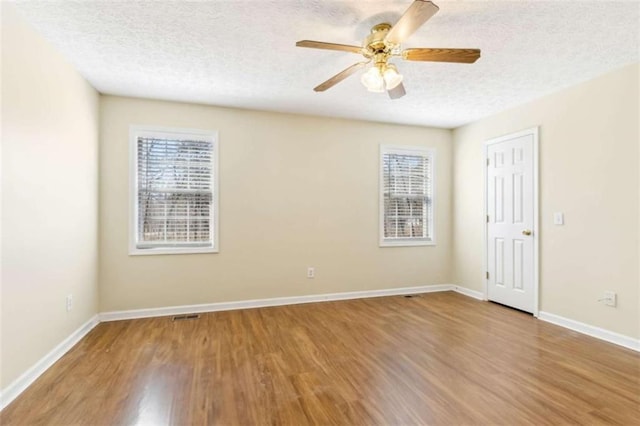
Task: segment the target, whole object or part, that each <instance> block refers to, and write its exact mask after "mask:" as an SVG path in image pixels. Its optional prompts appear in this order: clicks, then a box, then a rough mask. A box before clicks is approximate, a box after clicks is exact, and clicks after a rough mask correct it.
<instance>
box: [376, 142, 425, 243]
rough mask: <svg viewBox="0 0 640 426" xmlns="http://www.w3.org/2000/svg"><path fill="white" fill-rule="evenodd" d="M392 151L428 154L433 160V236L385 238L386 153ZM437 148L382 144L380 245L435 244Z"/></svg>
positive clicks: (380, 163) (379, 166) (379, 170)
mask: <svg viewBox="0 0 640 426" xmlns="http://www.w3.org/2000/svg"><path fill="white" fill-rule="evenodd" d="M387 152H391V153H394V154H406V155H416V154H417V155H423V156H428V157H429V159H430V161H431V191H432V194H431V217H430V218H429V219H430V220H429V221H428V225H429V229H428V234H429V235H430V236H431V238H420V239H418V238H411V239H393V240H389V239H385V238H384V154H385V153H387ZM436 188H437V187H436V150H435V149H433V148H426V147H422V146H398V145H384V144H381V145H380V158H379V163H378V197H379V198H378V208H379V218H378V220H379V224H378V225H379V229H378V235H379V238H380V240H379V245H380V247H415V246H435V245H436V234H435V226H434V223H435V222H436V219H435V217H436Z"/></svg>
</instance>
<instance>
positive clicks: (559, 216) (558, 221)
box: [553, 212, 564, 225]
mask: <svg viewBox="0 0 640 426" xmlns="http://www.w3.org/2000/svg"><path fill="white" fill-rule="evenodd" d="M553 224H554V225H564V213H562V212H555V213H554V214H553Z"/></svg>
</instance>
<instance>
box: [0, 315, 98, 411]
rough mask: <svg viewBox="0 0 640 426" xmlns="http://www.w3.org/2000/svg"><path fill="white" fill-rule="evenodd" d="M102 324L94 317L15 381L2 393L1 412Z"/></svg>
mask: <svg viewBox="0 0 640 426" xmlns="http://www.w3.org/2000/svg"><path fill="white" fill-rule="evenodd" d="M99 323H100V320H99V318H98V315H94V316H93V317H92V318H91V319H90V320H89V321H87V322H85V323H84V324H82V325H81V326H80V328H78V329H77V330H76V331H74V332H73V333H71V334H70V335H69V337H67V338H66V339H64V340H63V341H62V342H60V344H59V345H58V346H56V347H55V348H53V349H52V350H51V351H50V352H49V353H48V354H46V355H45V356H44V357H42V358H41V359H40V360H39V361H38V362H36V363H35V364H34V365H33V366H32V367H31V368H29V369H28V370H27V371H25V372H24V373H23V374H22V375H21V376H20V377H18V378H17V379H16V380H14V381H13V383H11V384H10V385H9V386H7V387H6V388H4V389H2V391H1V392H0V410H2V409H4V407H6V406H7V405H9V404H10V403H11V401H13V400H14V399H15V398H16V397H17V396H18V395H20V394H21V393H22V392H23V391H24V390H25V389H26V388H27V387H29V385H31V383H33V382H35V381H36V379H37V378H38V377H40V375H41V374H42V373H44V372H45V371H46V370H47V369H48V368H49V367H51V366H52V365H53V364H54V363H55V362H56V361H58V360H59V359H60V358H62V356H63V355H64V354H66V353H67V352H68V351H69V349H71V348H72V347H73V346H74V345H75V344H76V343H78V342H79V341H80V339H82V338H83V337H84V336H85V335H86V334H87V333H89V332H90V331H91V330H93V328H94V327H95V326H96V325H98V324H99Z"/></svg>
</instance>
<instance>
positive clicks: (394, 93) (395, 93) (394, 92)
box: [387, 83, 407, 99]
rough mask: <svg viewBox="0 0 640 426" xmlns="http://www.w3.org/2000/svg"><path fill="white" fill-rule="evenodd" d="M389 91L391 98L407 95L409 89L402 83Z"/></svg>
mask: <svg viewBox="0 0 640 426" xmlns="http://www.w3.org/2000/svg"><path fill="white" fill-rule="evenodd" d="M387 93H388V94H389V97H390V98H391V99H398V98H401V97H403V96H404V95H406V94H407V91H406V90H404V84H402V83H400V84H398V85H397V86H396V87H394V88H393V89H391V90H387Z"/></svg>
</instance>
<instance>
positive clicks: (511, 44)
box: [15, 0, 640, 128]
mask: <svg viewBox="0 0 640 426" xmlns="http://www.w3.org/2000/svg"><path fill="white" fill-rule="evenodd" d="M435 3H436V4H438V6H440V11H439V12H438V13H437V14H436V15H435V16H434V17H433V18H432V19H431V20H429V21H428V22H427V23H426V24H425V25H424V26H423V27H422V28H420V29H419V30H418V31H417V32H416V33H415V34H414V35H413V36H412V37H411V38H410V39H409V40H408V41H407V42H405V43H404V45H403V47H455V48H480V49H482V57H481V58H480V60H479V61H478V62H476V63H475V64H471V65H469V64H442V63H426V62H402V61H398V60H396V61H395V62H396V63H397V64H398V67H399V69H400V71H401V73H402V74H403V75H404V77H405V87H406V90H407V95H406V96H405V97H403V98H401V99H398V100H390V99H389V98H388V97H387V96H386V94H378V93H369V92H367V91H366V89H365V88H364V87H363V86H362V85H361V83H360V81H359V80H360V74H361V73H362V71H361V72H360V73H359V74H357V75H355V76H352V77H350V78H349V79H347V80H345V81H344V82H342V83H340V84H338V85H337V86H335V87H334V88H332V89H330V90H329V91H327V92H324V93H315V92H313V90H312V88H313V87H315V86H316V85H317V84H319V83H321V82H323V81H324V80H326V79H327V78H329V77H330V76H332V75H334V74H336V73H337V72H339V71H341V70H342V69H344V68H346V67H347V66H349V65H351V64H353V63H355V62H357V61H359V60H360V59H361V57H360V56H358V55H355V54H351V53H346V52H333V51H326V50H315V49H304V48H297V47H295V42H296V41H297V40H301V39H311V40H321V41H328V42H334V43H345V44H358V45H360V44H361V42H362V39H363V38H364V37H365V36H366V35H367V34H368V32H369V29H370V28H371V26H373V25H374V24H376V23H379V22H384V21H388V22H391V23H394V22H395V21H396V20H397V19H398V18H399V17H400V15H401V14H402V13H403V12H404V10H406V8H407V7H408V6H409V4H410V0H384V1H363V0H354V1H320V0H297V1H296V0H276V1H263V0H252V1H232V0H227V1H208V2H184V1H178V2H166V1H163V2H133V1H126V2H114V1H108V2H107V1H103V2H97V1H86V2H71V1H53V2H39V1H38V2H36V1H25V2H22V1H21V2H17V3H15V4H16V5H17V7H18V9H19V10H20V11H21V13H22V14H23V15H24V16H25V17H26V18H27V20H28V21H29V22H31V24H32V25H33V26H34V27H35V28H36V29H37V30H38V31H39V32H40V33H41V34H42V35H43V36H44V37H45V38H46V39H48V40H49V41H50V42H51V43H52V44H53V45H54V46H56V47H57V48H58V50H60V51H61V52H62V53H63V54H64V55H65V56H66V57H67V58H68V59H69V60H70V62H71V63H73V64H74V65H75V67H76V68H77V69H78V70H79V71H80V73H81V74H82V75H84V76H85V78H87V80H89V82H90V83H91V84H92V85H93V86H94V87H95V88H96V89H98V90H99V91H100V92H101V93H106V94H114V95H124V96H134V97H142V98H154V99H167V100H176V101H185V102H195V103H204V104H213V105H223V106H231V107H240V108H252V109H261V110H273V111H285V112H296V113H307V114H316V115H326V116H334V117H346V118H358V119H365V120H373V121H383V122H395V123H407V124H417V125H425V126H437V127H446V128H451V127H456V126H459V125H461V124H465V123H468V122H471V121H474V120H476V119H478V118H481V117H484V116H487V115H490V114H492V113H495V112H498V111H501V110H504V109H506V108H509V107H511V106H515V105H518V104H521V103H524V102H526V101H529V100H532V99H535V98H538V97H540V96H542V95H545V94H547V93H550V92H553V91H556V90H558V89H561V88H563V87H567V86H570V85H573V84H576V83H579V82H581V81H584V80H587V79H590V78H593V77H595V76H597V75H599V74H602V73H604V72H607V71H609V70H612V69H615V68H618V67H621V66H623V65H625V64H628V63H632V62H637V61H638V60H639V51H640V41H639V40H640V30H639V28H640V3H639V2H637V1H624V2H615V1H592V2H584V1H544V2H543V1H493V2H489V1H446V0H435Z"/></svg>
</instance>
